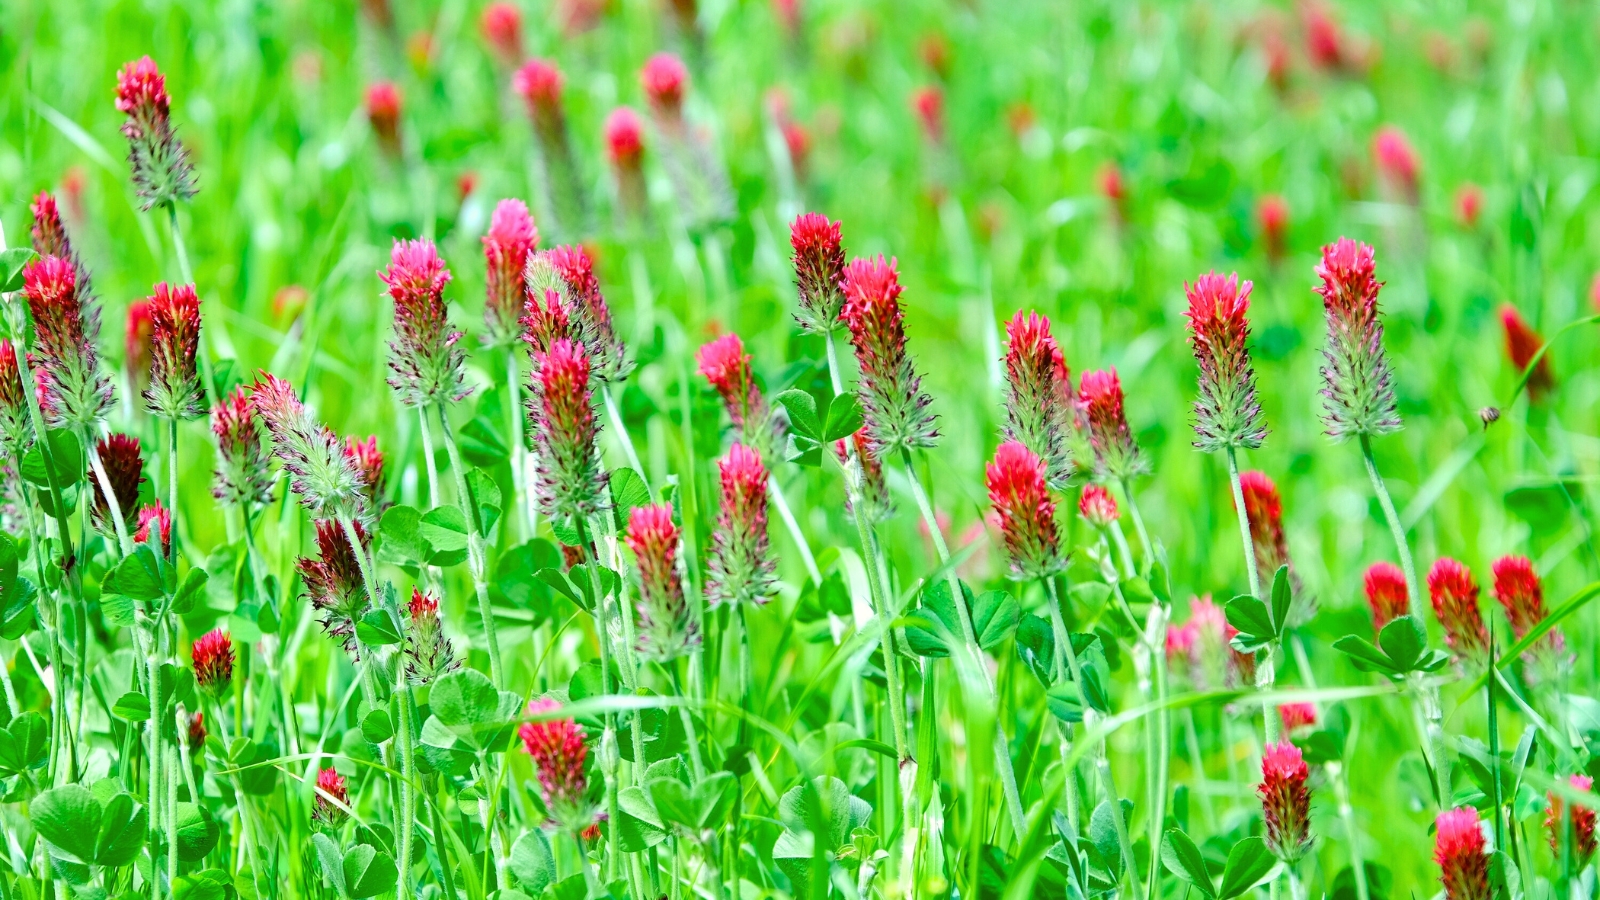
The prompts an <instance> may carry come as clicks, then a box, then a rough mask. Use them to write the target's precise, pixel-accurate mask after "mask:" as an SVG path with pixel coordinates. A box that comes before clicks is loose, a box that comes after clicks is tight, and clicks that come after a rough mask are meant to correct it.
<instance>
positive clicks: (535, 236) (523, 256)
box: [483, 200, 539, 346]
mask: <svg viewBox="0 0 1600 900" xmlns="http://www.w3.org/2000/svg"><path fill="white" fill-rule="evenodd" d="M538 246H539V229H538V228H537V227H535V226H534V224H533V216H531V215H529V214H528V206H527V204H525V203H523V202H522V201H521V200H501V201H500V202H499V203H498V204H496V205H495V208H494V214H493V215H491V216H490V217H489V233H488V234H486V235H484V238H483V256H484V260H485V261H486V263H487V266H486V269H487V282H488V292H487V300H486V302H485V303H484V307H483V320H484V323H485V324H486V325H487V326H488V335H487V338H488V342H489V344H491V345H493V346H505V345H508V344H510V343H511V342H512V341H514V340H516V338H517V337H518V335H519V334H520V331H521V329H520V328H518V324H517V323H518V318H519V317H520V316H521V314H522V305H523V303H524V301H525V297H526V295H525V293H524V285H525V283H526V282H525V281H524V280H523V272H524V271H526V269H527V266H528V257H529V256H530V255H532V254H533V251H534V250H535V249H537V248H538Z"/></svg>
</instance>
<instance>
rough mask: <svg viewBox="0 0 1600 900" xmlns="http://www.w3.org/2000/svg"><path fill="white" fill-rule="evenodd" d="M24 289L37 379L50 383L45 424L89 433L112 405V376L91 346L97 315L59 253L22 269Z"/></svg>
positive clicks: (69, 263) (70, 266) (74, 274)
mask: <svg viewBox="0 0 1600 900" xmlns="http://www.w3.org/2000/svg"><path fill="white" fill-rule="evenodd" d="M22 277H23V286H22V290H23V293H24V294H25V295H26V296H27V298H28V311H29V313H31V314H32V316H33V325H34V344H33V353H34V355H35V356H36V357H37V358H38V361H39V369H40V374H42V375H43V376H44V377H43V378H41V379H40V380H41V381H42V382H44V383H45V384H47V385H48V386H49V390H48V393H47V397H46V400H47V402H45V403H43V404H42V405H43V406H44V408H45V409H44V412H45V416H46V419H47V421H48V422H49V424H50V425H52V426H55V427H57V428H70V429H72V430H74V431H76V432H78V433H79V434H92V433H94V431H95V430H96V429H97V428H98V426H99V423H100V422H101V420H103V419H104V418H105V414H106V411H107V410H109V409H110V408H111V379H110V378H109V377H107V376H106V374H105V373H104V372H102V371H101V370H100V356H99V353H98V352H97V351H96V350H95V337H96V336H97V334H98V332H99V319H98V317H97V316H96V315H95V313H94V310H93V308H92V307H90V306H88V305H87V304H86V303H85V302H84V299H85V298H84V296H83V295H82V294H81V293H80V291H79V290H78V281H77V279H78V275H77V270H76V269H75V268H74V267H73V265H72V262H71V261H70V260H67V259H65V258H63V257H59V256H45V257H41V258H39V259H36V260H34V261H33V262H30V263H28V265H27V267H26V268H24V269H23V273H22Z"/></svg>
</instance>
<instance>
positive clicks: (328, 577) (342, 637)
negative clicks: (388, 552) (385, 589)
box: [295, 519, 371, 659]
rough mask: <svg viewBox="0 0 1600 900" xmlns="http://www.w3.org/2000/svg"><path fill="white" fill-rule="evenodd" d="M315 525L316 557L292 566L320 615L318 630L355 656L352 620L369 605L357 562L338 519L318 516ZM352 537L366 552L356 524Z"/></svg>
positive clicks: (362, 532)
mask: <svg viewBox="0 0 1600 900" xmlns="http://www.w3.org/2000/svg"><path fill="white" fill-rule="evenodd" d="M316 525H317V556H316V558H314V559H313V558H310V557H304V556H302V557H301V558H300V559H299V560H298V561H296V562H295V568H296V569H298V570H299V571H300V580H301V581H302V582H304V583H305V589H306V597H307V599H309V600H310V601H311V606H312V608H313V609H315V610H316V611H317V612H318V613H319V614H320V615H321V618H320V619H318V621H319V622H320V623H321V625H322V630H323V631H324V632H325V633H326V634H327V635H328V636H329V637H331V638H333V639H334V640H337V641H339V643H340V646H342V647H343V648H344V651H345V652H346V653H348V654H350V656H351V658H353V659H354V658H359V652H358V651H359V645H358V643H357V641H356V623H357V622H359V621H361V617H362V616H364V615H366V613H367V609H368V608H369V606H370V603H369V601H368V595H367V589H366V585H365V584H363V583H362V580H361V563H360V562H359V561H358V560H357V559H356V554H355V551H353V550H352V549H351V547H350V540H349V538H347V537H346V536H345V532H344V529H343V528H341V527H340V526H339V523H338V522H334V521H332V520H330V519H318V520H317V522H316ZM356 536H357V537H358V538H360V540H361V544H362V549H361V552H363V553H366V552H368V550H369V545H370V543H371V538H370V537H369V536H368V535H367V532H366V529H364V528H362V527H361V525H360V524H357V525H356Z"/></svg>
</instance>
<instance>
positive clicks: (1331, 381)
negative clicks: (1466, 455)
mask: <svg viewBox="0 0 1600 900" xmlns="http://www.w3.org/2000/svg"><path fill="white" fill-rule="evenodd" d="M1316 275H1317V277H1318V278H1320V279H1321V280H1322V284H1321V286H1320V287H1317V288H1314V290H1315V291H1316V292H1317V294H1319V295H1320V296H1321V297H1322V307H1323V311H1324V312H1325V313H1326V316H1327V320H1328V345H1327V346H1326V347H1324V348H1323V350H1322V356H1323V359H1324V360H1325V364H1324V365H1323V367H1322V380H1323V388H1322V402H1323V416H1322V421H1323V424H1324V425H1325V426H1326V427H1327V430H1328V434H1329V435H1330V436H1331V437H1333V438H1334V439H1335V440H1343V439H1345V438H1349V437H1351V436H1356V435H1365V436H1377V435H1381V434H1388V433H1390V432H1392V431H1399V430H1400V425H1401V422H1400V413H1399V411H1398V410H1397V409H1396V402H1395V395H1394V373H1393V372H1392V371H1391V370H1390V368H1389V360H1388V357H1387V356H1386V355H1385V354H1384V350H1383V322H1382V321H1381V320H1380V319H1379V317H1378V291H1379V289H1380V288H1382V287H1383V282H1381V281H1379V280H1378V277H1377V266H1376V264H1375V263H1374V261H1373V255H1372V248H1371V247H1370V246H1368V245H1366V244H1361V243H1357V242H1356V241H1352V240H1350V239H1349V238H1340V239H1339V240H1338V241H1336V242H1335V243H1332V244H1329V245H1328V246H1326V247H1323V248H1322V261H1321V262H1319V263H1318V264H1317V268H1316Z"/></svg>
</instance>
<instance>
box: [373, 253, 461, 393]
mask: <svg viewBox="0 0 1600 900" xmlns="http://www.w3.org/2000/svg"><path fill="white" fill-rule="evenodd" d="M378 277H379V278H380V279H381V280H382V281H383V283H384V284H385V285H388V287H389V296H390V297H392V298H394V340H392V341H390V342H389V371H390V376H389V386H390V387H392V388H394V389H395V392H396V393H398V394H399V395H400V401H401V402H402V403H404V404H406V405H407V406H422V405H425V404H430V403H444V402H445V401H450V402H454V401H457V400H460V399H461V398H463V397H465V396H466V395H467V394H468V393H469V392H470V389H469V388H468V387H467V383H466V372H465V364H466V353H465V351H463V350H462V349H461V348H460V347H459V346H457V344H458V343H459V342H460V340H461V332H459V331H451V330H450V314H449V311H448V310H447V309H446V308H445V300H444V286H445V285H446V284H448V283H449V282H450V270H449V269H447V268H445V265H444V260H442V259H440V258H439V251H438V249H437V248H436V247H435V246H434V244H433V242H432V241H429V240H419V241H395V243H394V250H393V251H392V253H391V254H390V261H389V267H388V268H387V269H385V270H383V271H382V272H379V273H378Z"/></svg>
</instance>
